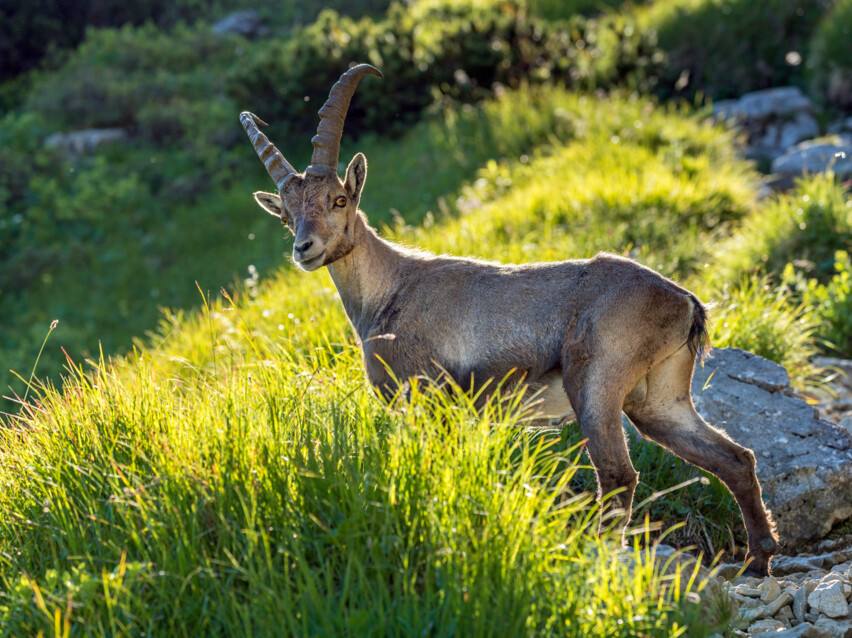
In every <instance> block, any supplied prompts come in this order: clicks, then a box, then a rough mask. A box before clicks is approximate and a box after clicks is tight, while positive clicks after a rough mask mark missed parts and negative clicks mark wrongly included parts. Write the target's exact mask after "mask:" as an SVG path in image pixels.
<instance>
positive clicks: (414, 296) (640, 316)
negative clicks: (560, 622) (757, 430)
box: [240, 64, 778, 574]
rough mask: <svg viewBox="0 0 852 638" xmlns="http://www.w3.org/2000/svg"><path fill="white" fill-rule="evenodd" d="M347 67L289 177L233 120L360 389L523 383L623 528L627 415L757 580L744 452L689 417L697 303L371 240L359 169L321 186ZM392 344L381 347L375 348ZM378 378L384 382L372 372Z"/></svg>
mask: <svg viewBox="0 0 852 638" xmlns="http://www.w3.org/2000/svg"><path fill="white" fill-rule="evenodd" d="M368 73H369V74H373V75H377V76H379V77H381V74H380V73H379V72H378V71H377V70H376V69H374V68H373V67H371V66H369V65H366V64H362V65H359V66H356V67H354V68H352V69H350V70H349V71H347V72H346V73H345V74H343V76H342V77H341V78H340V81H339V82H337V84H335V85H334V88H332V90H331V94H330V95H329V98H328V102H327V103H326V105H325V106H324V107H323V108H322V109H321V110H320V118H321V120H320V125H319V129H318V131H317V135H316V137H314V139H313V144H314V155H313V159H312V162H311V165H310V166H309V167H308V168H307V169H306V170H305V172H304V173H296V172H295V170H294V169H293V167H292V166H290V164H288V163H287V161H286V160H285V159H284V157H283V156H282V155H281V154H280V153H279V152H278V151H277V150H276V149H275V147H274V146H272V145H271V144H270V143H269V140H267V139H266V137H265V136H263V135H262V134H261V133H260V132H259V130H258V129H257V124H262V123H261V122H260V120H258V119H257V118H256V117H255V116H253V115H251V114H250V113H243V114H242V115H241V116H240V118H241V120H242V122H243V126H244V127H245V129H246V132H247V133H248V135H249V137H250V138H251V140H252V143H253V144H254V147H255V150H256V151H257V153H258V155H259V156H260V158H261V160H262V161H263V163H264V165H265V166H266V168H267V170H268V171H269V174H270V176H271V177H272V179H273V180H274V181H275V184H276V186H278V194H277V195H276V194H271V193H255V199H257V201H258V203H259V204H260V205H261V206H262V207H263V208H264V209H265V210H267V211H268V212H270V213H272V214H274V215H276V216H278V217H280V218H281V220H282V221H283V222H284V223H285V224H287V226H288V227H289V228H290V230H291V231H293V233H294V234H295V235H296V244H295V247H294V254H293V256H294V260H295V261H296V263H297V264H299V266H300V267H301V268H303V269H304V270H315V269H316V268H319V267H320V266H328V269H329V272H330V273H331V276H332V279H333V280H334V283H335V285H336V286H337V290H338V292H339V293H340V298H341V300H342V302H343V306H344V308H345V310H346V314H347V316H348V317H349V320H350V321H351V322H352V326H353V328H354V329H355V333H356V335H357V336H358V339H359V342H360V345H361V348H362V350H363V353H364V365H365V367H366V369H367V376H368V378H369V380H370V383H372V384H373V386H374V387H375V388H376V389H377V391H378V392H380V393H382V394H383V395H385V396H388V397H392V396H394V394H395V393H396V392H397V390H398V387H397V386H396V382H395V381H394V379H400V380H402V381H405V380H407V379H410V378H412V377H416V376H418V375H423V374H425V375H426V376H428V377H430V378H439V377H440V376H441V375H443V374H449V375H450V376H451V377H452V378H453V379H454V380H455V382H456V383H458V384H459V385H460V386H462V387H464V388H470V389H473V390H477V389H481V388H482V387H483V386H486V385H487V384H488V383H489V382H490V381H491V380H493V379H503V378H507V377H508V378H510V379H515V380H516V381H517V382H519V383H521V382H522V383H525V384H526V385H527V387H528V388H529V390H530V391H531V392H537V395H536V396H538V397H539V400H540V402H539V405H538V408H537V410H538V416H539V417H541V418H548V419H555V420H556V421H558V422H565V421H567V420H569V419H573V418H576V420H577V422H578V424H579V426H580V429H581V431H582V434H583V436H584V437H586V439H588V443H587V446H586V450H587V452H588V454H589V457H590V459H591V461H592V464H593V465H594V467H595V471H596V474H597V479H598V498H600V499H603V498H604V497H607V500H606V504H607V507H609V508H610V509H611V510H613V511H615V512H616V513H618V514H619V515H620V516H621V520H622V521H623V523H624V524H625V525H626V524H627V522H628V521H629V519H630V510H631V507H632V502H633V492H634V490H635V488H636V485H637V483H638V476H639V475H638V473H637V472H636V470H635V469H634V468H633V464H632V463H631V461H630V455H629V453H628V449H627V442H626V440H625V436H624V430H623V429H622V426H621V415H622V412H624V413H625V414H627V416H628V417H629V418H630V420H631V421H632V422H633V424H634V425H635V426H636V429H637V430H638V431H639V432H640V433H641V434H642V436H644V437H646V438H648V439H651V440H653V441H656V442H657V443H659V444H660V445H662V446H664V447H666V448H667V449H669V450H671V451H672V452H674V453H675V454H677V455H678V456H680V457H681V458H683V459H685V460H687V461H689V462H690V463H693V464H695V465H697V466H699V467H701V468H703V469H705V470H707V471H708V472H712V473H713V474H715V475H716V476H718V477H719V478H720V479H721V480H722V481H723V482H724V483H725V484H726V485H727V486H728V488H729V489H730V490H731V492H733V494H734V497H735V498H736V499H737V503H739V506H740V510H741V512H742V515H743V520H744V522H745V525H746V528H747V529H748V555H747V562H748V563H750V567H751V569H752V570H754V571H756V572H758V573H761V574H766V573H768V572H769V566H770V560H771V557H772V555H773V554H774V553H775V552H776V551H777V547H778V544H777V537H776V535H775V531H774V526H773V524H772V521H771V518H770V515H769V512H768V511H767V510H766V508H765V507H764V505H763V501H762V498H761V491H760V484H759V483H758V480H757V476H756V474H755V458H754V454H752V452H751V451H750V450H747V449H745V448H743V447H742V446H740V445H737V444H736V443H735V442H733V441H732V440H731V439H730V438H728V436H727V435H726V434H725V433H724V432H723V431H721V430H719V429H717V428H714V427H712V426H710V425H708V424H707V423H706V422H705V421H704V420H703V419H702V418H701V417H700V416H699V415H698V413H697V412H696V411H695V406H694V405H693V403H692V397H691V395H690V383H691V380H692V371H693V368H694V365H695V359H696V356H697V355H698V354H699V353H703V351H704V350H705V343H706V339H707V325H706V312H705V309H704V306H703V305H702V304H701V302H700V301H699V300H698V299H697V298H696V297H695V295H693V294H692V293H690V292H689V291H688V290H685V289H684V288H682V287H680V286H678V285H677V284H676V283H674V282H673V281H671V280H669V279H666V278H665V277H663V276H661V275H659V274H658V273H655V272H654V271H652V270H650V269H648V268H646V267H644V266H642V265H640V264H638V263H636V262H634V261H631V260H629V259H623V258H621V257H617V256H615V255H607V254H600V255H598V256H596V257H594V258H593V259H578V260H568V261H562V262H554V263H542V264H526V265H519V266H511V265H500V264H494V263H487V262H481V261H475V260H471V259H464V258H457V257H447V256H433V255H428V254H425V253H422V252H417V251H412V250H408V249H406V248H403V247H401V246H397V245H395V244H392V243H390V242H387V241H385V240H383V239H381V238H380V237H378V235H377V234H376V232H375V231H374V230H373V229H372V228H370V226H369V225H368V224H367V219H366V217H365V216H364V214H363V213H361V212H360V211H359V210H358V201H359V199H360V196H361V190H362V189H363V187H364V180H365V179H366V176H367V160H366V159H365V158H364V156H363V155H362V154H360V153H358V154H357V155H355V157H354V158H353V159H352V161H351V162H350V164H349V167H348V168H347V169H346V177H345V179H344V180H343V181H341V180H340V179H339V178H338V177H337V159H338V152H339V144H340V136H341V133H342V131H343V120H344V118H345V115H346V109H347V108H348V106H349V101H350V99H351V97H352V93H353V92H354V90H355V86H356V84H357V83H358V81H359V80H360V79H361V78H362V77H363V76H364V75H366V74H368ZM389 334H390V335H394V338H393V339H388V338H382V337H384V336H386V335H389ZM388 368H390V370H391V371H392V374H390V373H389V372H388Z"/></svg>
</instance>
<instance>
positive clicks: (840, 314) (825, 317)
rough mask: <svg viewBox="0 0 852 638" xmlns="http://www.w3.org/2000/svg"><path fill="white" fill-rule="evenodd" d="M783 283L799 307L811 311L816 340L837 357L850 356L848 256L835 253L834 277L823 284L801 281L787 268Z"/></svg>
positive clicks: (799, 274)
mask: <svg viewBox="0 0 852 638" xmlns="http://www.w3.org/2000/svg"><path fill="white" fill-rule="evenodd" d="M784 281H785V282H786V283H787V284H788V285H791V286H793V287H794V288H795V289H796V291H797V292H798V293H799V294H800V295H801V297H802V303H803V305H805V306H807V307H810V308H812V309H813V314H814V315H815V317H817V318H818V320H819V336H820V338H821V339H822V340H823V341H824V342H825V344H826V346H827V347H828V348H829V349H830V350H833V351H835V352H837V353H839V354H840V355H841V356H845V357H849V356H850V355H852V262H850V259H849V253H847V252H846V251H845V250H838V251H837V253H836V254H835V258H834V274H833V275H832V277H831V279H829V280H828V281H827V282H826V283H822V282H820V281H819V280H817V279H814V278H805V277H803V275H802V272H801V271H799V272H796V271H795V269H794V267H793V265H792V264H789V265H788V266H787V269H785V273H784Z"/></svg>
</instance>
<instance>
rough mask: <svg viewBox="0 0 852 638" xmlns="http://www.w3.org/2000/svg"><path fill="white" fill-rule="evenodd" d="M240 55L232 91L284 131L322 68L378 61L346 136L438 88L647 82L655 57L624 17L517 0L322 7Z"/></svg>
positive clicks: (397, 121) (304, 111)
mask: <svg viewBox="0 0 852 638" xmlns="http://www.w3.org/2000/svg"><path fill="white" fill-rule="evenodd" d="M246 58H247V59H246V60H245V62H243V63H241V64H240V65H239V66H238V67H237V68H235V69H234V71H233V72H232V73H231V78H230V82H229V87H230V94H231V95H232V96H233V97H234V99H235V101H236V102H237V103H239V104H240V105H251V109H252V110H254V111H256V112H257V113H259V114H262V116H263V117H264V118H270V119H273V120H276V121H281V122H285V123H286V126H287V127H288V128H287V130H288V132H296V131H298V132H303V131H305V130H310V129H312V128H314V127H315V126H316V111H317V108H318V106H319V105H321V104H322V103H323V101H324V100H325V98H326V96H327V95H328V89H329V86H328V78H330V77H336V76H338V75H339V74H340V73H341V72H342V70H344V69H346V68H347V67H348V66H349V64H350V63H352V62H369V63H371V64H373V65H375V66H377V67H379V68H380V69H381V70H382V71H383V72H384V74H385V79H384V80H383V81H382V82H376V81H367V82H364V83H363V86H362V87H361V88H359V91H358V98H357V100H355V101H354V102H353V105H352V108H351V110H350V112H349V116H348V117H347V133H349V134H354V135H357V134H358V133H360V132H363V131H365V130H374V131H382V132H385V133H387V132H389V131H391V130H394V129H399V128H400V127H401V125H404V124H406V123H410V122H411V121H413V120H414V119H416V118H417V117H418V116H419V114H420V112H421V111H422V110H423V109H424V108H425V107H427V106H428V105H430V104H432V103H433V102H434V101H435V99H436V98H445V97H449V98H452V99H455V100H461V101H464V102H475V101H477V100H480V99H482V98H484V97H487V96H489V95H490V94H491V93H492V92H493V91H494V89H495V86H496V85H502V86H508V87H513V88H514V87H518V86H520V85H521V84H522V83H526V82H531V83H538V82H564V83H565V84H566V85H569V86H573V87H577V88H584V89H594V88H601V87H611V86H616V85H622V86H624V85H626V86H629V87H630V88H634V89H642V88H647V87H648V86H651V85H653V83H654V81H655V79H654V78H655V74H656V70H657V67H658V66H659V64H660V63H661V61H662V58H661V56H660V55H659V52H658V51H657V49H656V47H655V45H654V41H653V39H652V38H650V37H648V36H646V34H644V33H640V32H639V31H637V30H636V29H635V28H634V27H633V24H632V22H630V21H629V20H627V19H625V18H621V17H617V16H611V17H608V18H603V19H601V20H597V21H596V20H586V19H583V18H579V17H578V18H575V19H574V20H572V21H571V22H570V24H569V25H567V26H559V27H555V26H552V25H550V24H548V23H546V22H542V21H539V20H537V19H535V18H530V17H529V16H528V15H527V13H526V12H525V11H524V10H523V6H522V5H521V4H520V3H513V2H506V3H494V2H485V3H473V2H465V3H451V2H446V1H441V2H428V3H427V2H421V3H417V4H415V5H413V6H412V7H411V8H410V9H406V8H404V7H403V6H401V5H394V6H392V7H391V9H390V10H389V11H388V13H387V15H386V16H385V18H383V19H381V20H372V19H369V18H364V19H362V20H359V21H355V20H352V19H350V18H346V17H341V16H339V15H338V14H337V13H335V12H333V11H325V12H323V13H322V14H321V15H320V16H319V18H318V20H317V21H316V22H315V23H314V24H312V25H310V26H308V27H306V28H304V29H301V30H298V31H296V32H295V33H294V34H293V37H292V38H291V39H289V40H287V41H269V42H266V43H264V44H263V45H262V46H258V47H253V48H252V50H251V52H250V53H249V55H247V56H246ZM246 108H248V107H247V106H246Z"/></svg>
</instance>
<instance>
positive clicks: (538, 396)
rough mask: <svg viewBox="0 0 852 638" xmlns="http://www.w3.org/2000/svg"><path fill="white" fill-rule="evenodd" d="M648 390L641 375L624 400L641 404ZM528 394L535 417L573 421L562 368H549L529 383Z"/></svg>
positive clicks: (555, 422) (646, 383)
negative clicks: (563, 384) (532, 401)
mask: <svg viewBox="0 0 852 638" xmlns="http://www.w3.org/2000/svg"><path fill="white" fill-rule="evenodd" d="M647 392H648V381H647V377H642V378H641V379H639V382H638V383H637V384H636V385H635V386H633V389H632V390H631V391H630V392H629V393H628V395H627V399H626V401H625V402H631V403H633V404H641V403H643V402H644V401H645V396H646V394H647ZM530 396H531V397H534V398H533V400H534V402H535V404H536V405H535V411H536V414H535V418H536V420H538V419H546V420H549V421H550V423H551V424H552V425H559V424H562V423H567V422H568V421H573V420H574V419H575V418H576V415H575V414H574V408H573V406H572V405H571V401H570V400H569V399H568V395H567V394H565V390H564V388H563V386H562V369H561V368H556V369H554V370H551V371H550V372H548V373H547V374H545V375H544V376H543V377H541V378H540V379H538V380H537V381H536V382H535V383H531V384H530Z"/></svg>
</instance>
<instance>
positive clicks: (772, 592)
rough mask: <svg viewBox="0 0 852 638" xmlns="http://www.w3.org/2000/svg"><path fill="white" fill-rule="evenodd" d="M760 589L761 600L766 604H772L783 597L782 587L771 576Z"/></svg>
mask: <svg viewBox="0 0 852 638" xmlns="http://www.w3.org/2000/svg"><path fill="white" fill-rule="evenodd" d="M758 589H760V592H761V594H760V600H761V601H762V602H764V603H771V602H772V601H773V600H775V599H776V598H778V596H780V595H781V587H780V586H779V585H778V581H777V580H775V579H774V578H772V577H771V576H770V577H769V578H767V579H766V580H764V581H763V584H762V585H761V586H760V587H759V588H758Z"/></svg>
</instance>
